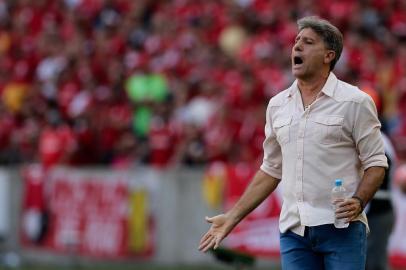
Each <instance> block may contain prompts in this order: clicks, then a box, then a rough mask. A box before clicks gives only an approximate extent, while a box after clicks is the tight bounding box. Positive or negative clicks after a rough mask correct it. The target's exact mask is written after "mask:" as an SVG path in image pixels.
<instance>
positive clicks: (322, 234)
mask: <svg viewBox="0 0 406 270" xmlns="http://www.w3.org/2000/svg"><path fill="white" fill-rule="evenodd" d="M366 249H367V236H366V227H365V225H364V224H363V223H362V222H360V221H355V222H351V223H350V225H349V226H348V228H344V229H337V228H335V227H334V225H333V224H327V225H320V226H314V227H306V230H305V235H304V236H300V235H297V234H295V233H293V232H291V231H287V232H285V233H281V234H280V251H281V261H282V269H283V270H306V269H308V270H324V269H325V270H364V269H365V261H366Z"/></svg>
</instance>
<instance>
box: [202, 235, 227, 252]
mask: <svg viewBox="0 0 406 270" xmlns="http://www.w3.org/2000/svg"><path fill="white" fill-rule="evenodd" d="M203 239H204V240H203ZM221 240H222V238H221V237H218V236H215V235H211V234H209V236H207V237H206V236H204V237H203V238H202V241H201V242H200V245H199V250H200V251H203V252H206V251H208V250H209V249H211V248H214V249H216V248H218V246H219V245H220V242H221Z"/></svg>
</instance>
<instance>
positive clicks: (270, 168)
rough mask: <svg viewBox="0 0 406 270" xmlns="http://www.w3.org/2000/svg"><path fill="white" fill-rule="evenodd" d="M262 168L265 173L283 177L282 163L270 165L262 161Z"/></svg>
mask: <svg viewBox="0 0 406 270" xmlns="http://www.w3.org/2000/svg"><path fill="white" fill-rule="evenodd" d="M275 167H279V168H275ZM260 169H261V171H263V172H264V173H266V174H269V175H270V176H272V177H273V178H276V179H282V171H281V169H280V165H274V166H270V165H268V164H266V163H262V165H261V167H260Z"/></svg>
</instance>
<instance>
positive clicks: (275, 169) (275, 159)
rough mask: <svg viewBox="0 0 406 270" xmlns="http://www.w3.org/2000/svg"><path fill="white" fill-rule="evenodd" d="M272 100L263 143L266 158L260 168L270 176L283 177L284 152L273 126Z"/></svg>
mask: <svg viewBox="0 0 406 270" xmlns="http://www.w3.org/2000/svg"><path fill="white" fill-rule="evenodd" d="M271 110H272V106H271V102H270V103H269V104H268V108H267V110H266V123H265V140H264V143H263V149H264V159H263V162H262V165H261V167H260V169H261V170H262V171H263V172H265V173H267V174H269V175H270V176H272V177H274V178H276V179H281V178H282V152H281V148H280V145H279V143H278V141H277V140H276V136H275V132H274V130H273V127H272V117H271Z"/></svg>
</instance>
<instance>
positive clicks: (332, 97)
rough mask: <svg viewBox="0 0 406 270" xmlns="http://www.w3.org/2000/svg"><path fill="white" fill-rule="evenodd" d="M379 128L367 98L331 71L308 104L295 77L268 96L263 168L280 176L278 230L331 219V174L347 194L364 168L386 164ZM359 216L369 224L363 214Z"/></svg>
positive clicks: (295, 229)
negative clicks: (340, 181) (280, 207)
mask: <svg viewBox="0 0 406 270" xmlns="http://www.w3.org/2000/svg"><path fill="white" fill-rule="evenodd" d="M380 127H381V125H380V122H379V120H378V117H377V113H376V108H375V105H374V102H373V100H372V99H371V97H370V96H369V95H367V94H365V93H364V92H362V91H361V90H359V89H358V88H357V87H355V86H352V85H350V84H347V83H345V82H343V81H340V80H338V79H337V77H336V76H335V75H334V74H333V73H330V75H329V77H328V79H327V82H326V84H325V85H324V87H323V89H322V90H321V92H320V94H319V95H318V97H317V99H316V100H315V101H314V102H313V103H312V104H311V105H310V106H309V107H307V108H304V107H303V103H302V98H301V94H300V91H299V89H298V87H297V81H295V82H294V83H293V84H292V86H291V87H290V88H288V89H287V90H285V91H282V92H281V93H279V94H278V95H276V96H275V97H273V98H272V99H271V100H270V102H269V105H268V108H267V113H266V125H265V135H266V139H265V141H264V146H263V147H264V160H263V163H262V165H261V170H262V171H264V172H265V173H267V174H269V175H271V176H273V177H275V178H277V179H281V183H280V186H281V188H282V190H281V191H282V197H283V205H282V210H281V214H280V220H279V229H280V231H281V232H286V231H287V230H292V231H293V232H295V233H297V234H299V235H304V230H305V226H317V225H322V224H331V223H334V210H333V207H332V204H331V190H332V188H333V186H334V181H335V179H337V178H340V179H343V185H344V187H345V188H346V190H347V192H348V196H349V197H350V196H351V195H352V194H354V193H355V191H356V189H357V187H358V185H359V183H360V181H361V178H362V175H363V172H364V170H366V169H368V168H369V167H372V166H380V167H387V166H388V165H387V160H386V157H385V153H384V146H383V141H382V137H381V132H380ZM358 220H361V221H362V222H364V223H365V224H366V225H367V219H366V216H365V213H362V214H361V215H360V216H359V217H358Z"/></svg>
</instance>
